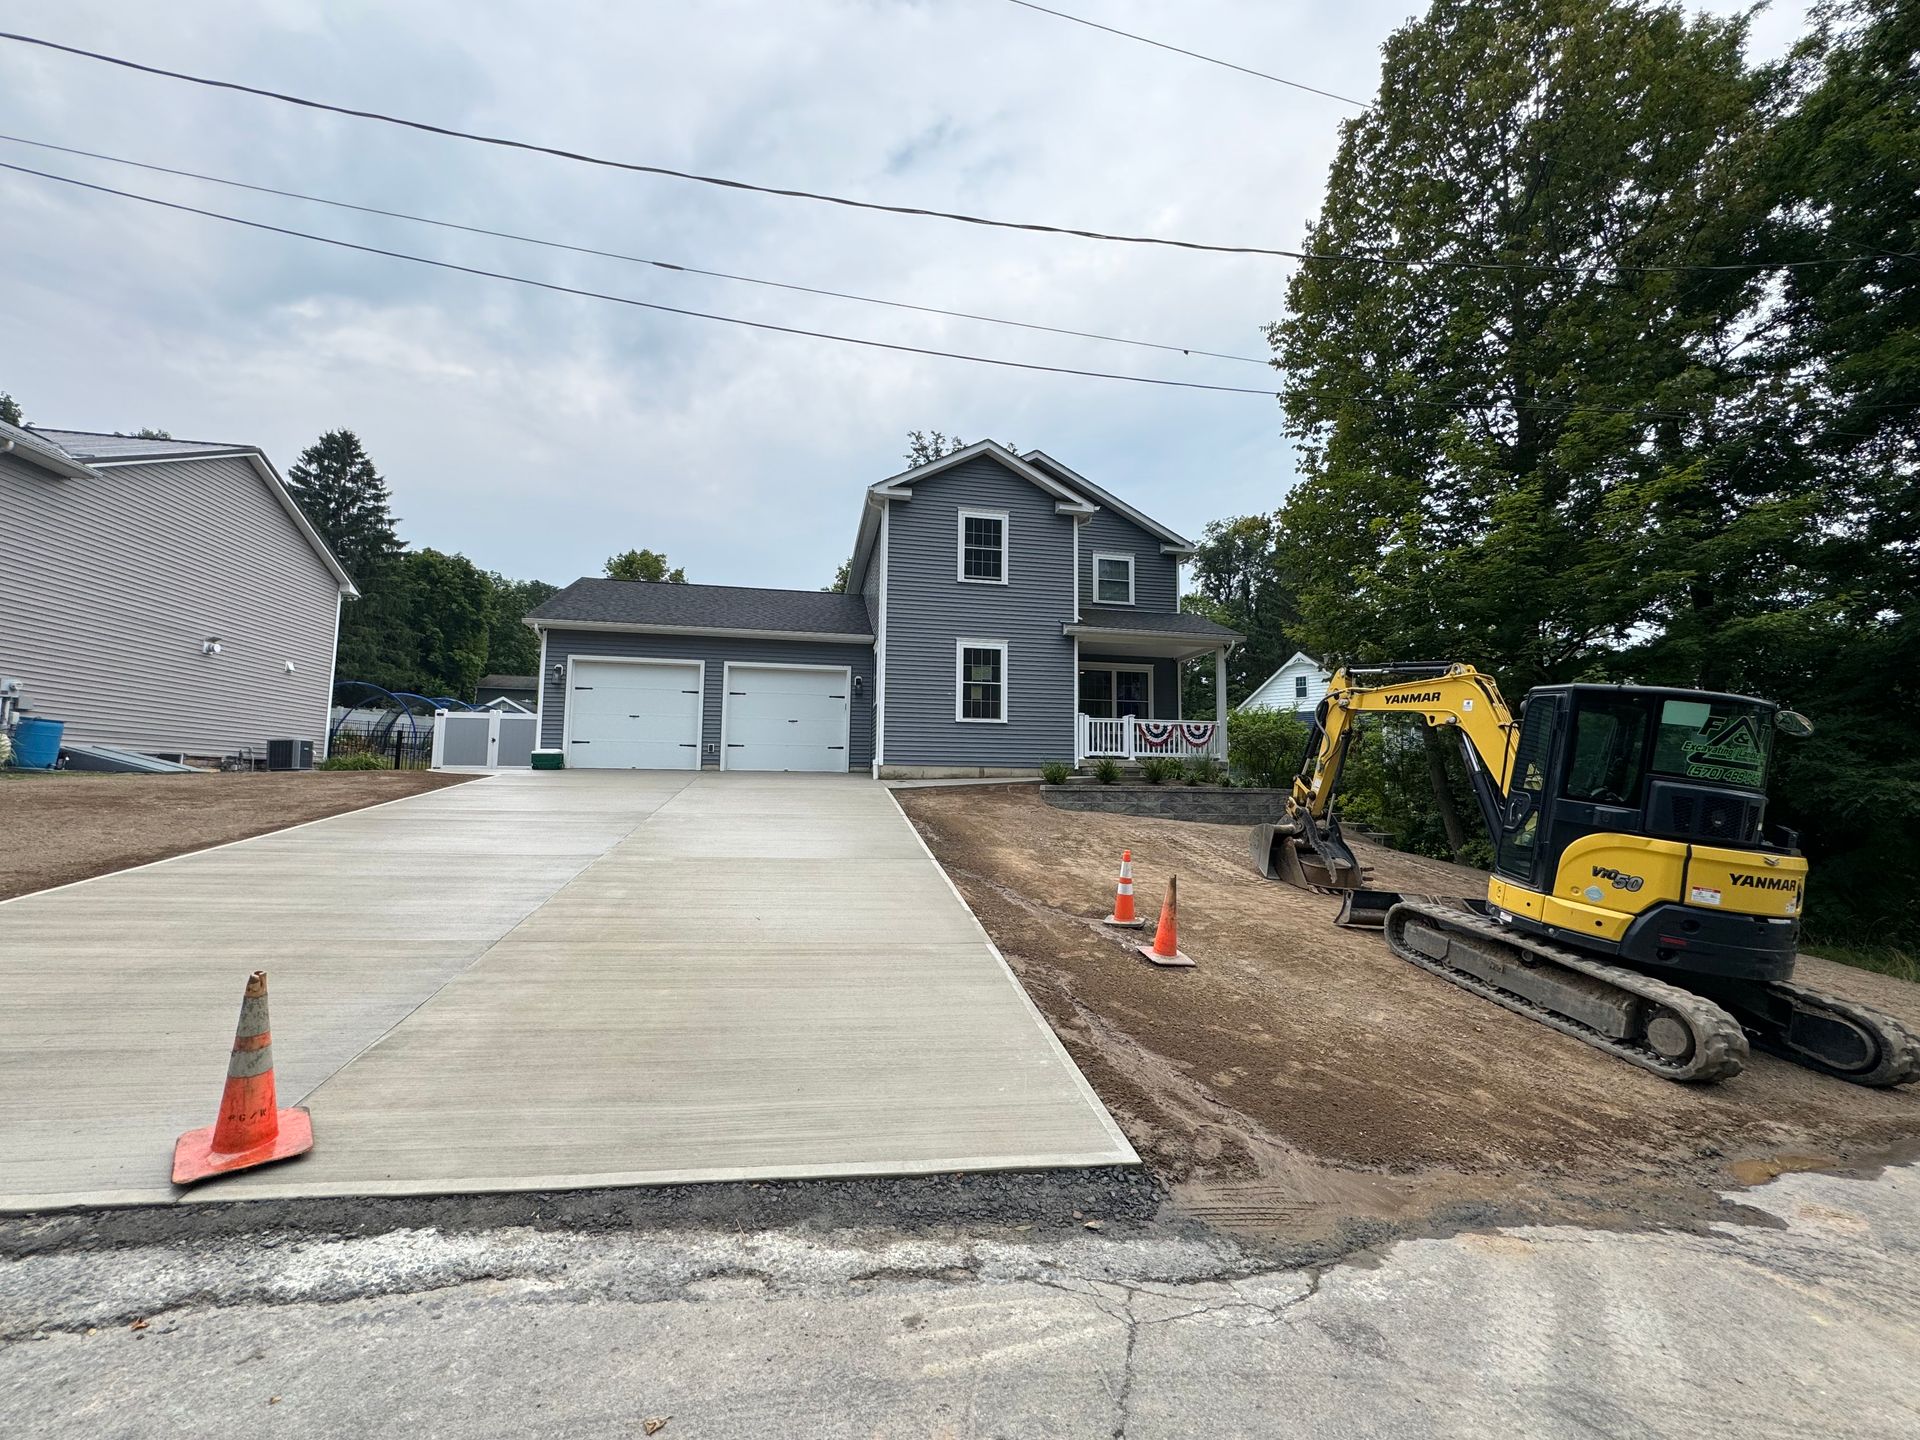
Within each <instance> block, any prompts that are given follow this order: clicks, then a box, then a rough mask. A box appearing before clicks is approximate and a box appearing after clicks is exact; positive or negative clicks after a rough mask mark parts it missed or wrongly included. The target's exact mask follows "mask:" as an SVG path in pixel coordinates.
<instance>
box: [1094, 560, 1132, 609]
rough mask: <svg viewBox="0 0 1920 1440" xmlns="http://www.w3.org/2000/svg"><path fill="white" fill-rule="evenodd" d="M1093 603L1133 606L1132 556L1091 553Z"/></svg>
mask: <svg viewBox="0 0 1920 1440" xmlns="http://www.w3.org/2000/svg"><path fill="white" fill-rule="evenodd" d="M1093 603H1094V604H1096V605H1131V604H1133V556H1131V555H1113V554H1108V553H1106V552H1105V551H1101V550H1096V551H1094V552H1093Z"/></svg>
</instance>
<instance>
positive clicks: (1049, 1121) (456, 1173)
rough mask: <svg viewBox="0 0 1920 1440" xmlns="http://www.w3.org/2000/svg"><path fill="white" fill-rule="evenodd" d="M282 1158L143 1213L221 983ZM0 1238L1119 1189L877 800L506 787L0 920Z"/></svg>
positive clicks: (668, 780) (963, 928)
mask: <svg viewBox="0 0 1920 1440" xmlns="http://www.w3.org/2000/svg"><path fill="white" fill-rule="evenodd" d="M255 967H262V968H265V969H266V970H267V971H268V972H269V976H270V982H271V999H272V1007H273V1029H274V1054H275V1059H276V1061H277V1064H278V1074H279V1082H280V1099H281V1103H282V1104H294V1103H305V1104H308V1105H310V1106H311V1107H312V1109H313V1114H314V1131H315V1146H314V1150H313V1153H312V1154H310V1155H308V1156H306V1157H305V1158H303V1159H300V1160H295V1161H292V1162H288V1163H285V1164H282V1165H278V1166H273V1167H269V1168H267V1169H263V1170H258V1171H254V1172H252V1173H250V1174H246V1175H240V1176H232V1177H227V1178H225V1179H221V1180H216V1181H213V1182H210V1183H208V1184H207V1185H204V1186H202V1187H200V1188H198V1189H195V1190H193V1191H189V1192H186V1195H185V1196H184V1197H178V1194H177V1192H176V1191H174V1189H173V1187H172V1186H171V1185H169V1184H168V1183H167V1166H168V1160H169V1157H170V1155H171V1149H172V1143H173V1139H174V1136H175V1135H176V1134H177V1133H178V1132H180V1131H182V1130H186V1129H190V1128H192V1127H194V1126H197V1125H204V1124H207V1123H208V1122H209V1121H211V1119H212V1118H213V1114H214V1107H215V1103H216V1101H217V1099H218V1096H219V1090H220V1083H221V1077H222V1075H223V1074H224V1066H225V1056H226V1051H227V1048H228V1046H229V1044H230V1043H231V1039H232V1031H233V1021H234V1016H235V1013H236V1011H237V1008H238V1003H239V995H240V989H241V985H242V982H243V980H244V978H245V975H246V973H247V971H249V970H250V969H253V968H255ZM0 993H4V994H5V995H6V996H7V997H8V1000H7V1004H6V1005H5V1006H4V1007H0V1210H4V1211H21V1210H33V1209H43V1208H50V1207H54V1206H61V1205H75V1204H102V1205H114V1204H147V1203H155V1202H166V1201H169V1200H173V1199H175V1198H186V1199H189V1200H230V1199H240V1198H251V1197H260V1198H264V1197H268V1196H275V1197H284V1196H297V1195H354V1194H440V1193H464V1192H474V1191H485V1190H515V1189H550V1188H560V1187H573V1186H591V1185H616V1184H648V1183H664V1182H672V1181H687V1180H715V1179H744V1178H753V1179H762V1178H776V1177H780V1178H801V1177H810V1176H824V1175H901V1174H919V1173H928V1172H937V1171H943V1170H961V1169H964V1170H983V1169H1001V1168H1009V1169H1010V1168H1030V1167H1043V1166H1084V1165H1104V1164H1125V1163H1131V1162H1132V1161H1133V1160H1134V1158H1135V1157H1134V1155H1133V1152H1132V1149H1131V1148H1130V1147H1129V1146H1128V1144H1127V1142H1126V1140H1125V1138H1124V1137H1123V1136H1122V1135H1121V1134H1120V1132H1119V1130H1118V1128H1117V1127H1116V1126H1115V1125H1114V1123H1113V1121H1112V1119H1111V1118H1110V1117H1109V1116H1108V1115H1107V1113H1106V1111H1105V1109H1104V1108H1103V1107H1102V1106H1101V1104H1100V1102H1099V1100H1098V1099H1097V1098H1096V1097H1095V1096H1094V1094H1093V1092H1092V1090H1091V1089H1090V1088H1089V1087H1088V1085H1087V1084H1086V1081H1085V1080H1084V1079H1083V1078H1082V1077H1081V1075H1080V1073H1079V1072H1078V1070H1076V1069H1075V1068H1074V1066H1073V1064H1072V1062H1071V1061H1070V1060H1069V1059H1068V1058H1067V1055H1066V1053H1065V1051H1064V1050H1062V1049H1061V1047H1060V1045H1059V1042H1058V1041H1057V1040H1056V1039H1055V1038H1054V1036H1053V1034H1052V1032H1051V1031H1050V1030H1048V1028H1047V1027H1046V1025H1045V1023H1044V1022H1043V1021H1042V1020H1041V1019H1040V1017H1039V1016H1038V1014H1037V1013H1036V1012H1035V1011H1034V1009H1033V1007H1032V1005H1031V1004H1030V1002H1029V1001H1028V1000H1027V998H1026V995H1025V992H1024V991H1022V990H1021V988H1020V986H1019V985H1018V983H1017V982H1016V981H1015V980H1014V978H1013V976H1012V975H1011V973H1010V972H1009V971H1008V970H1007V968H1006V965H1005V963H1004V962H1003V961H1002V960H1001V958H1000V956H999V954H998V952H997V951H995V950H994V948H993V946H992V944H991V942H990V941H989V940H988V939H987V937H986V934H985V932H984V931H983V930H981V928H980V926H979V925H978V923H977V922H976V921H975V920H974V918H973V916H972V914H971V913H970V912H969V911H968V910H967V908H966V906H965V905H964V903H963V902H962V901H961V900H960V898H959V896H958V894H957V893H956V892H955V891H954V889H953V887H952V886H951V884H949V882H948V881H947V878H946V876H945V875H944V873H942V872H941V870H940V869H939V867H938V866H937V865H936V864H935V863H934V861H933V859H932V857H931V856H930V855H929V854H928V853H927V851H926V849H925V847H924V846H923V845H922V844H921V843H920V840H919V837H918V836H917V835H916V834H915V833H914V831H913V829H912V827H911V826H910V825H909V824H908V823H907V821H906V819H905V817H904V816H903V815H901V813H900V811H899V808H898V807H897V806H896V805H895V804H894V803H893V799H892V797H891V795H889V794H888V792H887V791H886V790H885V789H884V788H882V787H880V786H878V785H875V784H873V783H872V782H869V781H866V780H861V779H855V778H850V777H838V776H832V777H829V776H787V775H747V774H724V775H723V774H696V775H683V774H668V773H663V772H638V771H636V772H598V773H595V772H563V773H559V774H550V773H540V774H535V773H532V772H520V773H506V774H501V775H498V776H493V777H490V778H488V779H485V780H481V781H477V782H474V783H472V784H468V785H461V786H456V787H453V788H451V789H447V790H441V791H436V792H432V793H430V794H426V795H421V796H416V797H413V798H410V799H407V800H403V801H397V802H395V803H393V804H391V805H387V806H381V807H378V808H375V809H372V810H363V811H357V812H354V813H352V814H348V815H343V816H338V817H335V818H333V819H329V820H323V821H318V822H315V823H313V824H311V825H306V826H301V827H298V828H296V829H292V830H285V831H281V832H279V833H277V834H273V835H267V836H262V837H260V838H258V839H254V840H247V841H241V842H239V843H237V844H234V845H228V846H223V847H221V848H219V849H216V850H210V851H205V852H202V853H200V854H197V855H189V856H183V857H181V858H179V859H176V860H169V861H163V862H161V863H159V864H157V865H151V866H146V867H144V868H142V869H138V870H132V871H126V872H123V873H121V874H118V875H110V876H105V877H102V878H100V879H98V880H92V881H86V882H83V883H81V884H79V885H73V886H68V887H66V888H64V889H61V890H54V891H48V892H45V893H43V894H39V895H29V896H24V897H22V898H20V899H18V900H14V901H9V902H6V903H5V904H0Z"/></svg>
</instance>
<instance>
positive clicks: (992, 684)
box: [953, 640, 1007, 724]
mask: <svg viewBox="0 0 1920 1440" xmlns="http://www.w3.org/2000/svg"><path fill="white" fill-rule="evenodd" d="M954 659H955V662H956V677H955V684H954V697H953V718H954V719H956V720H972V721H979V722H983V723H986V724H994V723H1001V722H1004V721H1005V720H1006V718H1007V642H1006V641H1004V640H960V641H957V642H956V643H955V645H954Z"/></svg>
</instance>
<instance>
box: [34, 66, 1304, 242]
mask: <svg viewBox="0 0 1920 1440" xmlns="http://www.w3.org/2000/svg"><path fill="white" fill-rule="evenodd" d="M0 40H14V41H17V42H19V43H20V44H23V45H38V46H40V47H41V48H42V49H46V50H58V51H61V52H63V53H65V54H68V55H78V56H80V57H81V58H83V59H86V60H98V61H100V62H102V63H103V64H107V65H118V66H119V67H121V68H122V69H124V70H137V71H140V72H141V73H142V74H146V75H159V76H162V77H164V78H166V79H169V80H184V81H186V82H187V83H188V84H191V85H205V86H207V87H208V88H210V89H214V90H232V91H236V92H238V93H240V94H243V95H257V96H260V97H261V98H262V99H266V100H278V101H280V102H282V103H283V104H287V105H299V106H301V107H303V108H305V109H308V110H324V111H327V112H328V113H330V114H334V115H349V116H352V117H354V118H355V119H359V120H378V121H380V122H381V123H382V124H385V125H399V126H403V127H405V128H406V129H409V130H420V131H424V132H425V133H426V134H429V135H444V136H447V137H449V138H451V139H455V140H472V141H474V142H476V143H477V144H481V145H497V146H500V147H502V148H503V149H508V150H525V151H530V152H532V153H534V154H538V155H552V156H555V157H556V158H558V159H561V160H573V161H577V162H579V163H580V164H582V165H599V166H603V167H605V168H607V169H610V170H629V171H632V172H634V173H636V174H640V175H661V176H665V177H666V178H668V179H670V180H691V181H695V182H697V183H699V184H701V185H718V186H721V187H723V188H724V189H728V190H745V191H750V192H752V193H754V194H758V195H778V196H782V197H784V198H787V199H791V200H814V201H818V202H820V203H821V204H825V205H841V206H845V207H847V208H848V209H852V210H877V211H880V212H882V213H884V214H888V215H912V216H918V217H920V218H923V219H932V220H952V221H956V222H958V223H960V224H963V225H984V226H988V227H991V228H993V229H996V230H1026V231H1031V232H1034V233H1036V234H1042V235H1073V236H1077V237H1079V238H1080V239H1083V240H1108V241H1113V242H1115V243H1117V244H1122V245H1163V246H1169V247H1171V248H1173V249H1177V250H1206V251H1211V252H1214V253H1216V254H1222V255H1270V256H1275V257H1278V258H1281V259H1291V260H1299V259H1303V258H1305V257H1304V256H1302V255H1301V253H1300V252H1299V251H1297V250H1279V249H1272V248H1269V247H1266V246H1260V245H1214V244H1208V243H1206V242H1203V241H1199V240H1174V239H1171V238H1168V237H1165V236H1159V235H1114V234H1109V233H1107V232H1106V231H1103V230H1079V229H1074V228H1072V227H1070V226H1065V225H1043V224H1038V223H1034V222H1028V221H1020V220H992V219H988V218H987V217H985V216H981V215H968V214H965V213H963V212H961V211H957V210H928V209H923V208H921V207H919V206H914V205H884V204H881V203H880V202H879V201H876V200H854V199H851V198H849V197H847V196H844V195H827V194H822V193H821V192H819V191H814V190H792V189H786V188H783V187H781V186H776V185H756V184H754V183H752V182H750V181H746V180H734V179H729V178H728V177H726V176H722V175H701V174H697V173H695V172H693V171H690V170H675V169H672V168H670V167H668V166H664V165H643V164H641V163H639V162H637V161H632V160H611V159H608V158H606V157H605V156H600V155H588V154H585V153H583V152H581V151H578V150H563V149H560V148H559V147H557V146H553V145H539V144H535V143H534V142H533V141H530V140H512V139H508V138H506V137H504V136H500V135H481V134H477V133H475V132H473V131H471V130H456V129H454V128H452V127H451V126H447V125H433V124H430V123H428V122H427V121H425V120H407V119H403V118H402V117H400V116H397V115H388V114H384V113H382V112H381V111H378V110H355V109H352V108H350V107H348V106H345V105H330V104H328V103H327V102H326V101H324V100H309V99H307V98H305V97H304V96H300V95H288V94H283V93H282V92H280V91H278V90H265V89H262V88H260V87H259V86H257V85H242V84H241V83H240V82H238V81H237V80H215V79H212V78H210V77H208V76H205V75H191V74H188V73H187V72H186V71H184V70H167V69H163V68H161V67H160V66H158V65H143V64H141V63H140V62H139V61H137V60H124V59H122V58H120V57H119V56H117V55H106V54H102V53H101V52H100V51H97V50H83V49H81V48H80V47H79V46H77V45H62V44H60V43H59V42H58V41H55V40H42V39H40V38H39V37H38V36H35V35H21V34H17V33H15V32H13V31H10V30H0Z"/></svg>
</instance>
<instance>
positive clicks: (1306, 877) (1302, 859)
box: [1248, 821, 1359, 890]
mask: <svg viewBox="0 0 1920 1440" xmlns="http://www.w3.org/2000/svg"><path fill="white" fill-rule="evenodd" d="M1339 848H1340V850H1341V851H1342V852H1344V850H1345V847H1344V846H1341V847H1339ZM1248 851H1249V854H1250V858H1251V859H1252V861H1253V868H1254V869H1255V870H1258V871H1259V872H1260V873H1261V874H1262V875H1263V876H1265V877H1266V878H1267V879H1269V880H1278V881H1280V882H1281V883H1282V884H1285V885H1297V886H1298V887H1299V888H1301V889H1302V890H1349V889H1352V888H1353V884H1354V881H1355V880H1357V879H1358V878H1359V867H1358V866H1356V865H1353V864H1352V863H1350V862H1347V861H1343V860H1342V859H1341V858H1340V856H1339V855H1338V854H1336V855H1326V854H1323V853H1321V851H1320V849H1318V848H1316V847H1315V846H1314V845H1313V843H1312V842H1311V841H1310V840H1308V839H1306V838H1304V837H1303V836H1301V834H1300V833H1299V831H1298V830H1296V829H1295V828H1294V827H1293V825H1291V824H1289V823H1288V822H1286V821H1281V822H1280V823H1279V824H1275V825H1256V826H1254V827H1253V834H1252V835H1251V836H1250V837H1249V842H1248Z"/></svg>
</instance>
